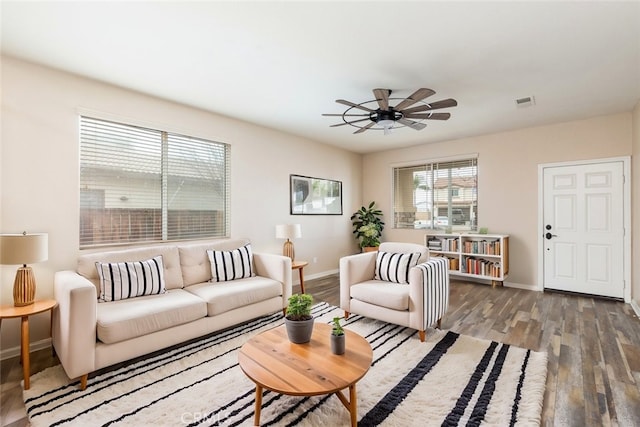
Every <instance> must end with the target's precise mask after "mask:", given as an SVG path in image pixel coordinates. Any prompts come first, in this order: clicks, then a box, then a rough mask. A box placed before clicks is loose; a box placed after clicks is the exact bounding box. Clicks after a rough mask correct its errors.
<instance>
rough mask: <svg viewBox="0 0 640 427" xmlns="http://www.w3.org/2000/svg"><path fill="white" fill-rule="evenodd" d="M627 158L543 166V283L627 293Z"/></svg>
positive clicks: (560, 287) (619, 295) (547, 286)
mask: <svg viewBox="0 0 640 427" xmlns="http://www.w3.org/2000/svg"><path fill="white" fill-rule="evenodd" d="M623 174H624V168H623V162H609V163H593V164H584V165H575V166H557V167H548V168H544V169H543V192H544V194H543V203H544V207H543V216H544V218H543V228H544V229H543V230H541V231H542V233H543V234H544V239H543V241H544V245H543V251H544V287H545V289H557V290H562V291H570V292H580V293H584V294H593V295H601V296H607V297H614V298H623V297H624V197H623V194H624V193H623V186H624V176H623Z"/></svg>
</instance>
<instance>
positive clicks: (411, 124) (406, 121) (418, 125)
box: [398, 118, 427, 130]
mask: <svg viewBox="0 0 640 427" xmlns="http://www.w3.org/2000/svg"><path fill="white" fill-rule="evenodd" d="M398 122H400V123H402V124H403V125H405V126H408V127H410V128H411V129H415V130H422V129H424V128H426V127H427V125H425V124H424V123H418V122H414V121H413V120H409V119H404V118H402V119H400V120H398Z"/></svg>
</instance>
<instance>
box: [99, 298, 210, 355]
mask: <svg viewBox="0 0 640 427" xmlns="http://www.w3.org/2000/svg"><path fill="white" fill-rule="evenodd" d="M206 315H207V306H206V304H205V302H204V301H203V300H202V299H200V298H198V297H197V296H195V295H193V294H191V293H189V292H186V291H184V290H182V289H173V290H169V291H167V292H166V293H164V294H161V295H148V296H143V297H138V298H132V299H128V300H121V301H113V302H108V303H104V304H98V312H97V334H98V339H99V340H100V341H102V342H104V343H107V344H111V343H115V342H119V341H124V340H128V339H130V338H135V337H139V336H142V335H146V334H150V333H152V332H156V331H160V330H163V329H168V328H171V327H174V326H178V325H182V324H185V323H189V322H192V321H194V320H197V319H200V318H203V317H205V316H206Z"/></svg>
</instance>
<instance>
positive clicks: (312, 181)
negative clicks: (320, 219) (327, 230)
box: [289, 175, 342, 215]
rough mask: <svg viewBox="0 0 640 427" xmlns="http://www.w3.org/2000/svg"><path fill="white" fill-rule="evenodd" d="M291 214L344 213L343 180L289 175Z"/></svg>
mask: <svg viewBox="0 0 640 427" xmlns="http://www.w3.org/2000/svg"><path fill="white" fill-rule="evenodd" d="M289 189H290V198H289V201H290V206H291V212H290V213H291V215H342V182H341V181H333V180H330V179H322V178H313V177H310V176H302V175H289Z"/></svg>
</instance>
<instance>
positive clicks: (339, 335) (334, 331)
mask: <svg viewBox="0 0 640 427" xmlns="http://www.w3.org/2000/svg"><path fill="white" fill-rule="evenodd" d="M345 348H346V336H345V334H344V329H343V328H342V325H340V318H339V317H334V318H333V325H332V328H331V352H332V353H333V354H344V351H345Z"/></svg>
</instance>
